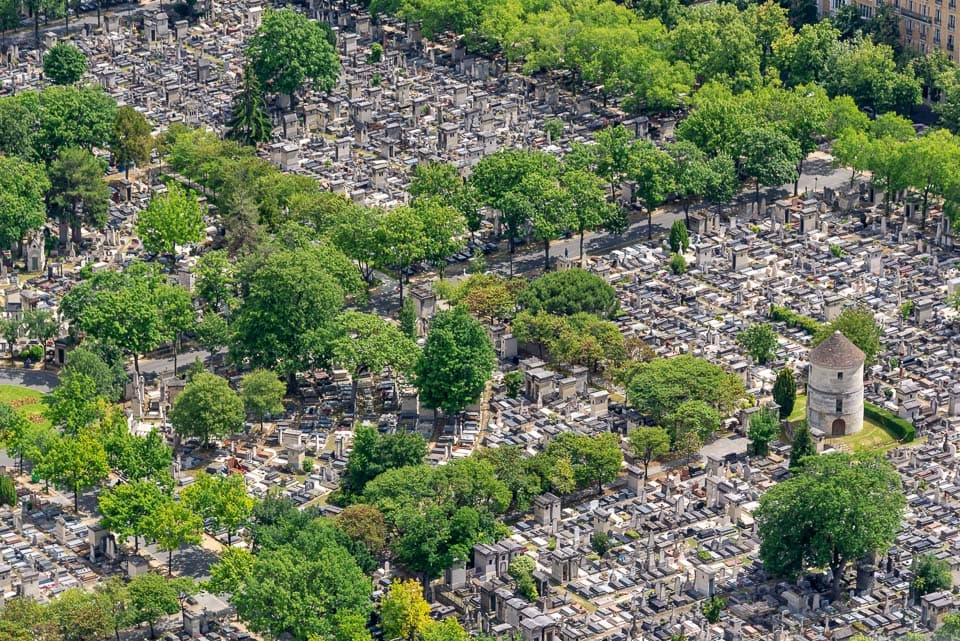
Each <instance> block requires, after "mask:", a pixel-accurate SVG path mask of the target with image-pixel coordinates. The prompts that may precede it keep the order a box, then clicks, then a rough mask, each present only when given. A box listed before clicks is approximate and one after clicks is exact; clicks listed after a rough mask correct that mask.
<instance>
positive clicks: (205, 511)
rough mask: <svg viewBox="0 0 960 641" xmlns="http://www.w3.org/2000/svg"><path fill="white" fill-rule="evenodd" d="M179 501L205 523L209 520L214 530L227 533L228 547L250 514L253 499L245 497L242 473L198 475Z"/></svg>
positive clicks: (201, 473)
mask: <svg viewBox="0 0 960 641" xmlns="http://www.w3.org/2000/svg"><path fill="white" fill-rule="evenodd" d="M180 500H181V501H182V502H183V504H184V505H186V506H187V508H189V509H190V511H191V512H193V513H194V514H198V515H200V516H201V517H202V518H203V519H204V521H206V520H208V519H209V520H210V522H211V523H212V529H213V530H214V531H216V530H220V529H224V530H226V531H227V545H228V546H229V545H232V543H233V535H234V534H235V533H236V532H237V530H238V529H240V528H241V527H243V525H244V524H245V523H246V522H247V521H248V520H249V519H250V516H251V514H252V512H253V499H252V498H250V497H249V496H247V487H246V485H245V484H244V481H243V475H242V474H229V475H227V476H211V475H210V474H206V473H204V472H199V473H197V476H196V479H195V481H194V482H193V483H191V484H190V485H188V486H187V487H185V488H183V491H182V492H181V493H180Z"/></svg>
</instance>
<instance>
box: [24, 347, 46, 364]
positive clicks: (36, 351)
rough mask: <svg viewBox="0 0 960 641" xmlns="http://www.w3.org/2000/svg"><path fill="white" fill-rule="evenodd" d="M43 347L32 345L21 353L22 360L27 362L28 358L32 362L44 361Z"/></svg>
mask: <svg viewBox="0 0 960 641" xmlns="http://www.w3.org/2000/svg"><path fill="white" fill-rule="evenodd" d="M43 354H44V350H43V345H31V346H30V347H27V348H26V349H24V350H22V351H21V352H20V360H24V361H25V360H27V359H28V358H29V359H30V360H32V361H40V360H43Z"/></svg>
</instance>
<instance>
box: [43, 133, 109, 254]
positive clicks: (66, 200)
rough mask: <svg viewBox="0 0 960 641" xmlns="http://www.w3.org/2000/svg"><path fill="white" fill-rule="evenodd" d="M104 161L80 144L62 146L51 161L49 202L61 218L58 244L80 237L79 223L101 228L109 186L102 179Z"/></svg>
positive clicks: (76, 241)
mask: <svg viewBox="0 0 960 641" xmlns="http://www.w3.org/2000/svg"><path fill="white" fill-rule="evenodd" d="M105 167H106V165H105V164H104V162H103V161H102V160H100V159H99V158H97V157H96V156H94V155H93V154H92V153H90V152H89V151H87V150H85V149H80V148H79V147H67V148H64V149H61V150H60V152H59V153H58V154H57V157H56V158H55V159H54V160H53V161H52V162H51V163H50V166H49V168H48V170H47V171H48V175H49V177H50V191H49V202H50V209H51V212H52V213H53V214H55V215H56V216H57V218H59V219H60V245H61V246H63V247H66V245H67V243H68V242H69V241H70V236H68V232H70V230H71V229H72V231H73V242H75V243H79V242H80V240H81V235H80V226H81V224H86V225H89V226H91V227H96V228H102V227H103V226H104V225H105V224H106V222H107V211H108V210H109V206H110V187H109V185H107V183H106V182H104V180H103V170H104V169H105Z"/></svg>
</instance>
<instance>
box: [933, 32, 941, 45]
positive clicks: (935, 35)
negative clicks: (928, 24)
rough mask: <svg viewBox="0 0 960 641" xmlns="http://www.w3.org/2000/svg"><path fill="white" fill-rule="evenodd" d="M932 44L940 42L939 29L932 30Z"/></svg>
mask: <svg viewBox="0 0 960 641" xmlns="http://www.w3.org/2000/svg"><path fill="white" fill-rule="evenodd" d="M933 44H935V45H939V44H940V30H939V29H937V30H936V31H934V32H933Z"/></svg>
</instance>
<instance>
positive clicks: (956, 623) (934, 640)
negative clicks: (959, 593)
mask: <svg viewBox="0 0 960 641" xmlns="http://www.w3.org/2000/svg"><path fill="white" fill-rule="evenodd" d="M958 640H960V612H951V613H950V614H947V615H945V616H944V617H943V622H942V623H941V624H940V627H939V628H937V630H936V632H934V633H933V636H932V637H931V638H930V641H958Z"/></svg>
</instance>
